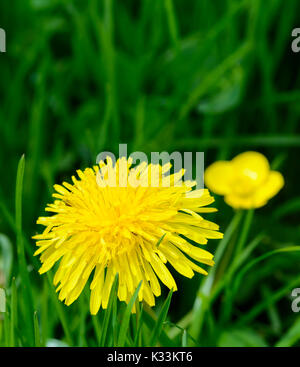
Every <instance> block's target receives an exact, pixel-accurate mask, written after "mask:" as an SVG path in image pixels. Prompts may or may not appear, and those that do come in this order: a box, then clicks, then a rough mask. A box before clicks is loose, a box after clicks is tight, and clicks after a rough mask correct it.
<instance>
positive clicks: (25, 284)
mask: <svg viewBox="0 0 300 367" xmlns="http://www.w3.org/2000/svg"><path fill="white" fill-rule="evenodd" d="M24 171H25V156H24V155H23V156H22V157H21V159H20V161H19V164H18V170H17V180H16V200H15V210H16V212H15V220H16V232H17V253H18V260H19V267H20V275H21V283H22V291H23V298H24V303H25V311H24V312H25V317H24V320H25V322H26V332H27V333H28V338H29V340H28V342H29V344H30V345H32V344H33V341H34V331H33V323H32V318H31V315H32V314H33V300H32V292H31V283H30V279H29V273H28V271H27V263H26V258H25V249H24V240H23V233H22V193H23V180H24Z"/></svg>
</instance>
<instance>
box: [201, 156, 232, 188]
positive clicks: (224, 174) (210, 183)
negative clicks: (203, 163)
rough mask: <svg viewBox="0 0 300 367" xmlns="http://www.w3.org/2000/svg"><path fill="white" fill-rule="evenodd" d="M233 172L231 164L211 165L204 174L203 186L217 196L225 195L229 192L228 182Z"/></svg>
mask: <svg viewBox="0 0 300 367" xmlns="http://www.w3.org/2000/svg"><path fill="white" fill-rule="evenodd" d="M233 175H234V171H233V169H232V164H231V162H227V161H218V162H215V163H213V164H211V165H210V166H209V167H208V168H207V169H206V170H205V173H204V182H205V185H206V186H207V187H208V188H209V189H210V190H211V191H213V192H215V193H216V194H218V195H226V194H227V193H228V192H230V190H231V187H230V182H231V181H232V178H233Z"/></svg>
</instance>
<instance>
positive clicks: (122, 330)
mask: <svg viewBox="0 0 300 367" xmlns="http://www.w3.org/2000/svg"><path fill="white" fill-rule="evenodd" d="M141 286H142V281H140V283H139V285H138V287H137V289H136V290H135V292H134V294H133V296H132V297H131V299H130V301H129V303H128V305H127V307H126V310H125V312H124V315H123V320H122V323H121V326H120V332H119V337H118V347H124V345H125V341H126V333H127V331H128V328H129V321H130V315H131V311H132V308H133V305H134V303H135V300H136V299H137V296H138V294H139V291H140V289H141Z"/></svg>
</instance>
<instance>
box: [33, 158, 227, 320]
mask: <svg viewBox="0 0 300 367" xmlns="http://www.w3.org/2000/svg"><path fill="white" fill-rule="evenodd" d="M121 165H122V167H123V168H124V165H125V170H124V171H123V170H122V174H120V175H119V173H120V167H121ZM153 166H155V167H154V168H156V169H158V171H159V173H160V179H159V182H158V185H157V186H156V187H153V186H150V185H147V180H148V179H149V178H151V172H152V170H151V168H153ZM170 167H171V165H170V164H166V165H163V166H160V165H147V163H145V162H143V163H141V164H140V165H138V166H136V167H135V168H131V161H130V160H126V159H125V158H121V159H119V160H118V161H117V163H116V164H115V165H113V164H112V161H111V159H109V158H107V163H104V162H100V164H99V165H97V166H95V167H93V169H92V168H87V169H85V170H84V171H83V172H82V171H81V170H78V171H77V174H78V176H79V179H77V178H75V177H74V176H73V177H72V181H73V184H69V183H66V182H64V183H63V184H62V185H55V186H54V188H55V190H56V191H57V193H55V194H53V196H54V197H55V198H56V199H57V200H55V201H54V203H53V204H49V205H48V206H47V208H46V210H47V211H50V212H53V213H54V214H53V215H52V216H48V217H40V218H39V219H38V221H37V223H38V224H42V225H43V226H45V227H46V228H45V230H44V231H43V233H42V234H39V235H36V236H34V237H33V238H34V239H36V240H37V246H38V247H39V249H38V250H37V251H36V253H35V255H39V254H41V257H40V259H41V262H42V264H43V265H42V267H41V269H40V270H39V272H40V273H45V272H47V271H48V270H50V269H51V268H52V267H53V266H54V265H55V264H56V263H57V262H59V266H58V269H57V271H56V274H55V277H54V284H55V285H56V286H57V291H59V299H60V300H61V301H65V303H66V304H67V305H70V304H71V303H72V302H74V301H75V300H76V299H77V298H78V297H79V295H80V294H81V292H82V290H83V288H84V286H85V285H86V283H87V282H88V279H89V278H90V276H91V274H92V273H93V272H94V274H93V280H92V281H91V283H90V289H91V297H90V310H91V313H92V314H96V313H97V312H98V310H99V308H100V307H101V306H102V308H103V309H105V308H107V305H108V300H109V296H110V292H111V288H112V284H113V281H114V279H115V276H116V274H118V275H119V281H118V290H117V294H118V298H119V299H120V300H121V301H125V302H127V303H128V302H129V300H130V298H131V297H132V295H133V294H134V292H135V289H136V288H137V287H138V285H139V284H140V282H141V281H142V285H141V288H140V291H139V295H138V296H139V300H140V301H142V300H144V301H145V302H146V303H148V304H149V305H150V306H154V304H155V297H154V296H159V295H160V294H161V288H160V284H159V281H158V279H160V280H161V282H162V283H164V284H165V285H166V286H167V287H168V288H169V289H173V290H176V289H177V287H176V283H175V280H174V278H173V276H172V275H171V273H170V271H169V270H168V268H167V266H166V265H165V264H166V263H169V264H170V265H172V266H173V267H174V269H175V270H176V271H178V272H179V273H180V274H182V275H184V276H186V277H188V278H191V277H192V276H193V275H194V271H196V272H198V273H201V274H204V275H206V274H207V272H206V271H205V270H204V269H203V268H201V267H200V266H198V265H197V264H196V263H195V262H193V261H191V260H195V261H198V262H200V263H203V264H206V265H213V263H214V262H213V260H212V259H213V255H212V254H211V253H209V252H208V251H206V250H204V249H202V248H200V247H198V246H195V245H192V244H191V243H190V242H189V241H188V239H189V240H192V241H195V242H197V243H199V244H203V245H204V244H206V243H207V239H209V238H222V237H223V235H222V234H221V233H220V232H218V229H219V227H218V225H216V224H215V223H212V222H210V221H207V220H205V219H204V218H203V217H202V216H200V215H199V213H208V212H213V211H215V209H214V208H208V207H207V205H209V204H211V203H212V202H213V201H214V199H213V197H212V196H211V195H210V194H209V192H208V190H207V189H194V190H193V189H192V187H194V186H195V185H196V182H191V181H184V182H183V183H182V184H181V185H176V184H177V182H178V180H180V179H181V178H182V176H183V174H184V170H182V171H180V172H177V173H174V174H172V175H170V174H168V175H166V173H168V171H169V170H170ZM114 178H115V179H116V181H115V182H114ZM167 180H169V182H170V185H167V184H166V183H167ZM121 181H122V184H121ZM137 181H139V183H140V184H137V183H138V182H137ZM186 255H187V256H186Z"/></svg>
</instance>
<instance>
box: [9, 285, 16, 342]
mask: <svg viewBox="0 0 300 367" xmlns="http://www.w3.org/2000/svg"><path fill="white" fill-rule="evenodd" d="M17 316H18V310H17V288H16V279H15V278H13V279H12V284H11V301H10V346H11V347H16V346H17V342H16V329H17V323H18V320H17Z"/></svg>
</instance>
